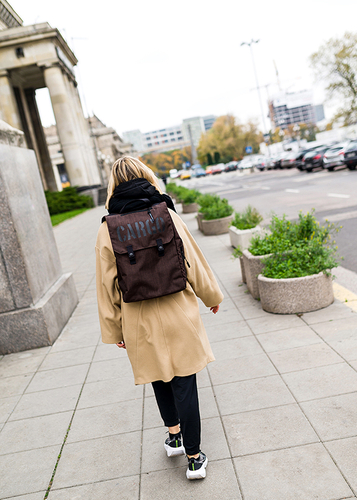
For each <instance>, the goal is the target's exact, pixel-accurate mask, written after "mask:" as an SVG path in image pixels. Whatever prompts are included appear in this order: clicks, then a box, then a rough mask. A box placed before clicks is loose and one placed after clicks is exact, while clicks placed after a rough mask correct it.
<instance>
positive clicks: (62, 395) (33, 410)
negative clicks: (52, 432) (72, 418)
mask: <svg viewBox="0 0 357 500" xmlns="http://www.w3.org/2000/svg"><path fill="white" fill-rule="evenodd" d="M81 389H82V384H80V385H72V386H70V387H60V388H59V389H50V390H48V391H39V392H32V393H30V394H24V395H23V396H22V397H21V400H20V401H19V403H18V405H17V406H16V408H15V410H14V411H13V413H12V414H11V416H10V418H9V421H12V420H22V419H24V418H31V417H39V416H41V415H50V414H54V413H61V412H65V411H69V410H72V411H73V410H74V408H75V406H76V403H77V401H78V397H79V393H80V391H81ZM0 407H1V400H0Z"/></svg>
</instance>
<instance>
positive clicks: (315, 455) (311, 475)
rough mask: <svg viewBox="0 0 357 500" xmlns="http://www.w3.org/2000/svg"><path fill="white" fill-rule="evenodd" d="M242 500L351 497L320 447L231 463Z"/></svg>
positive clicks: (285, 451)
mask: <svg viewBox="0 0 357 500" xmlns="http://www.w3.org/2000/svg"><path fill="white" fill-rule="evenodd" d="M234 462H235V465H236V469H237V474H238V477H239V480H240V482H241V485H242V490H243V494H244V499H245V500H273V499H274V500H340V499H343V498H346V497H350V496H351V495H353V493H352V491H351V489H350V488H349V486H348V484H347V483H346V481H345V480H344V478H343V476H342V474H341V473H340V471H339V470H338V468H337V467H336V465H335V464H334V462H333V460H332V459H331V457H330V456H329V454H328V453H327V451H326V450H325V448H324V447H323V445H321V444H310V445H306V446H299V447H296V448H289V449H285V450H279V451H271V452H267V453H258V454H255V455H249V456H245V457H240V458H235V459H234Z"/></svg>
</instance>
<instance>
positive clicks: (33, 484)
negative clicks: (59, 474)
mask: <svg viewBox="0 0 357 500" xmlns="http://www.w3.org/2000/svg"><path fill="white" fill-rule="evenodd" d="M59 451H60V446H50V447H48V448H39V449H36V450H30V451H23V452H20V453H10V454H7V455H2V456H0V471H1V495H2V498H6V497H14V496H16V495H17V496H18V495H25V494H27V493H33V492H39V491H46V490H47V487H48V485H49V482H50V479H51V476H52V472H53V469H54V467H55V465H56V461H57V456H58V453H59Z"/></svg>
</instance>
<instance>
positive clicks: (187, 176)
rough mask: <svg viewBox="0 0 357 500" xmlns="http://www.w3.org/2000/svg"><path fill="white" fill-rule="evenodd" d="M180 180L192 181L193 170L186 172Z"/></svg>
mask: <svg viewBox="0 0 357 500" xmlns="http://www.w3.org/2000/svg"><path fill="white" fill-rule="evenodd" d="M180 179H181V180H182V181H184V180H185V179H191V170H184V171H183V172H182V174H181V176H180Z"/></svg>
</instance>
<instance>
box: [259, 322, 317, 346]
mask: <svg viewBox="0 0 357 500" xmlns="http://www.w3.org/2000/svg"><path fill="white" fill-rule="evenodd" d="M258 340H259V342H260V343H261V344H262V346H263V348H264V349H265V351H266V352H274V351H282V350H284V349H294V348H295V347H303V346H307V345H314V344H321V343H322V342H323V341H322V340H321V338H320V337H319V336H318V335H316V333H315V332H314V331H313V330H311V328H310V327H308V326H307V325H305V326H297V327H295V328H287V329H286V330H279V331H277V332H269V333H262V334H260V335H258Z"/></svg>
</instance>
